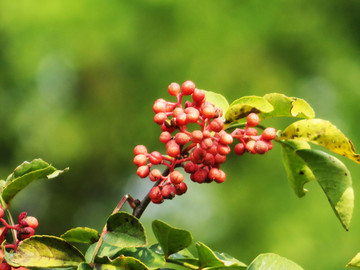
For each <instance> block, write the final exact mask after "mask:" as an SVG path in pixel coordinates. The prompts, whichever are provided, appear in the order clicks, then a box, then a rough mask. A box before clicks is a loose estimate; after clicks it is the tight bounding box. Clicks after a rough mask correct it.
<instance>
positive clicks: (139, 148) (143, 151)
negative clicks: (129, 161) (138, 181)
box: [134, 145, 147, 156]
mask: <svg viewBox="0 0 360 270" xmlns="http://www.w3.org/2000/svg"><path fill="white" fill-rule="evenodd" d="M134 154H135V156H136V155H139V154H144V155H146V154H147V149H146V147H145V146H144V145H137V146H135V148H134Z"/></svg>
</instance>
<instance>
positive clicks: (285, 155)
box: [281, 140, 315, 197]
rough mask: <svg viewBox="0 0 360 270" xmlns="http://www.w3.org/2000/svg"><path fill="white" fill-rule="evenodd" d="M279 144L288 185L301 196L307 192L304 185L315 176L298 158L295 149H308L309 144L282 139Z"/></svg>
mask: <svg viewBox="0 0 360 270" xmlns="http://www.w3.org/2000/svg"><path fill="white" fill-rule="evenodd" d="M281 146H282V160H283V164H284V167H285V170H286V173H287V177H288V180H289V183H290V186H291V188H292V189H293V190H294V191H295V194H296V195H297V196H298V197H303V196H304V195H305V192H307V190H306V189H304V185H305V184H306V183H307V182H309V181H311V180H313V179H314V178H315V177H314V174H313V173H312V171H311V170H310V168H309V167H308V166H307V165H306V163H305V162H304V160H303V159H302V158H300V157H299V156H298V155H297V154H296V152H295V151H296V150H299V149H310V145H309V144H308V143H307V142H306V141H300V140H299V141H293V140H284V141H282V143H281Z"/></svg>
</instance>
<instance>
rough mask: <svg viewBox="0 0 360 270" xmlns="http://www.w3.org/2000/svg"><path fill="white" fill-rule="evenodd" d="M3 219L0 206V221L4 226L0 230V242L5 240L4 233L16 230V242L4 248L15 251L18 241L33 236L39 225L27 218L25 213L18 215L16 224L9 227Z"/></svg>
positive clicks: (30, 217)
mask: <svg viewBox="0 0 360 270" xmlns="http://www.w3.org/2000/svg"><path fill="white" fill-rule="evenodd" d="M3 217H4V209H3V208H2V207H1V206H0V221H1V223H2V224H3V225H4V226H3V227H1V228H0V242H1V243H2V242H3V241H4V240H5V236H6V233H7V232H8V231H9V230H10V229H13V230H16V232H17V241H16V242H14V243H13V244H9V245H5V247H6V248H12V249H15V250H16V249H17V246H18V244H19V242H20V241H22V240H24V239H26V238H29V237H30V236H33V235H34V234H35V229H36V228H37V226H38V225H39V222H38V220H37V219H36V218H35V217H32V216H27V213H26V212H22V213H20V215H19V217H18V224H15V225H10V224H8V223H7V222H6V220H5V219H4V218H3Z"/></svg>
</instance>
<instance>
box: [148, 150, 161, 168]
mask: <svg viewBox="0 0 360 270" xmlns="http://www.w3.org/2000/svg"><path fill="white" fill-rule="evenodd" d="M162 160H163V157H162V155H161V153H160V152H158V151H154V152H151V154H150V156H149V161H150V163H151V164H153V165H157V164H160V163H161V161H162Z"/></svg>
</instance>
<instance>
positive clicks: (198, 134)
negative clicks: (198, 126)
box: [191, 130, 204, 143]
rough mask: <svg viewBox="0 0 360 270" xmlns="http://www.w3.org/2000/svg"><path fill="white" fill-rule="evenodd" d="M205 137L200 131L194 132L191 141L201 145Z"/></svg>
mask: <svg viewBox="0 0 360 270" xmlns="http://www.w3.org/2000/svg"><path fill="white" fill-rule="evenodd" d="M203 137H204V135H203V133H202V132H201V131H200V130H194V131H193V132H191V140H192V141H193V142H194V143H199V142H200V141H201V140H202V139H203Z"/></svg>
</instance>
